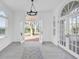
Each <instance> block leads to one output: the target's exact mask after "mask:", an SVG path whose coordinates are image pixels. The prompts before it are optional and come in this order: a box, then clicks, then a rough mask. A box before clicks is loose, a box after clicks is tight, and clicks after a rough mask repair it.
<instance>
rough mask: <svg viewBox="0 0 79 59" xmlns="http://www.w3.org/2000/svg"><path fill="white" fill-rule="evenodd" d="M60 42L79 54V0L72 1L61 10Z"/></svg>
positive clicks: (67, 48) (75, 53) (74, 53)
mask: <svg viewBox="0 0 79 59" xmlns="http://www.w3.org/2000/svg"><path fill="white" fill-rule="evenodd" d="M59 44H60V45H61V46H63V47H64V48H65V49H66V50H68V51H71V52H72V53H71V52H70V53H71V54H73V55H75V56H76V55H77V56H79V1H71V2H70V3H68V4H67V5H66V6H65V7H64V8H63V10H62V12H61V19H60V43H59ZM77 56H76V57H77Z"/></svg>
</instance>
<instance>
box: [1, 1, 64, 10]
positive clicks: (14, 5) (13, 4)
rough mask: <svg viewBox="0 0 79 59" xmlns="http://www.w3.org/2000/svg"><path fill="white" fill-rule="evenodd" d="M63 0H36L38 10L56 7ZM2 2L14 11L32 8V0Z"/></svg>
mask: <svg viewBox="0 0 79 59" xmlns="http://www.w3.org/2000/svg"><path fill="white" fill-rule="evenodd" d="M61 1H63V0H34V4H35V8H36V9H37V10H38V11H47V10H51V9H54V8H56V6H57V5H58V4H59V3H60V2H61ZM2 2H3V3H4V4H5V5H7V6H8V7H9V8H11V9H12V10H14V11H26V10H28V9H30V6H31V1H30V0H2Z"/></svg>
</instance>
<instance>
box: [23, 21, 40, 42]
mask: <svg viewBox="0 0 79 59" xmlns="http://www.w3.org/2000/svg"><path fill="white" fill-rule="evenodd" d="M40 37H41V34H40V24H39V22H37V21H25V22H24V33H23V40H24V41H32V42H33V41H36V42H39V41H40Z"/></svg>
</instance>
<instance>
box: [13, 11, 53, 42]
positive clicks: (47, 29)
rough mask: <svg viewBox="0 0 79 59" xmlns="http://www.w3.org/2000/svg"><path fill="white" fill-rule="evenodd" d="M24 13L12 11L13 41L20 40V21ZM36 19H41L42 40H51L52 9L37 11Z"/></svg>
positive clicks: (22, 19)
mask: <svg viewBox="0 0 79 59" xmlns="http://www.w3.org/2000/svg"><path fill="white" fill-rule="evenodd" d="M24 16H25V15H24V13H23V12H15V13H14V35H13V36H14V40H13V41H15V42H16V41H20V40H21V39H22V38H21V35H20V33H21V32H22V30H23V29H22V28H23V27H21V26H22V25H21V24H22V22H23V21H24ZM37 20H40V21H41V36H42V41H52V40H53V38H52V36H53V35H52V31H53V30H52V28H53V27H52V21H53V20H52V11H44V12H38V18H37Z"/></svg>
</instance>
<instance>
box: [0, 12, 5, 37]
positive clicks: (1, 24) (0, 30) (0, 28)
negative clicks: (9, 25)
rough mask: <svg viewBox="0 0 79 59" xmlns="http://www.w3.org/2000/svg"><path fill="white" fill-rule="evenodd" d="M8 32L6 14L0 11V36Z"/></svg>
mask: <svg viewBox="0 0 79 59" xmlns="http://www.w3.org/2000/svg"><path fill="white" fill-rule="evenodd" d="M5 34H6V14H5V13H4V12H3V11H0V38H2V37H4V36H5Z"/></svg>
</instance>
